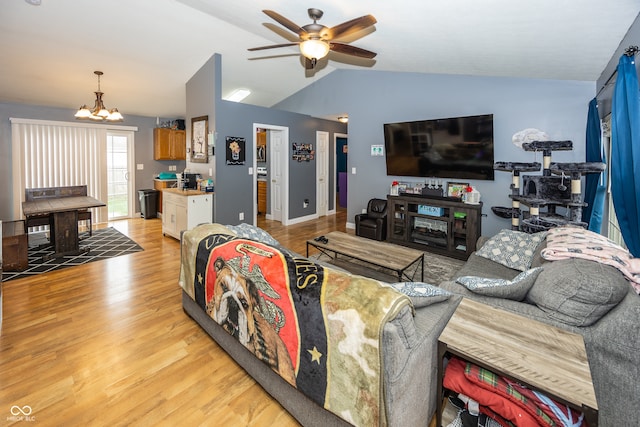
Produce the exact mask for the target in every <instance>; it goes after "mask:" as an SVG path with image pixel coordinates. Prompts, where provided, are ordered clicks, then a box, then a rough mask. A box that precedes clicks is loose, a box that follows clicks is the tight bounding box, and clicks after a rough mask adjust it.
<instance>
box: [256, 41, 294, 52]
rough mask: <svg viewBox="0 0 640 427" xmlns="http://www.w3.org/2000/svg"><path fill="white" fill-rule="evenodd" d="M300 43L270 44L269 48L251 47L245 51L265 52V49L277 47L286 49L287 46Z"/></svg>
mask: <svg viewBox="0 0 640 427" xmlns="http://www.w3.org/2000/svg"><path fill="white" fill-rule="evenodd" d="M298 44H300V43H282V44H272V45H269V46H260V47H252V48H249V49H247V50H248V51H250V52H253V51H254V50H265V49H275V48H278V47H287V46H296V45H298Z"/></svg>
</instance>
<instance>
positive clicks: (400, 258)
mask: <svg viewBox="0 0 640 427" xmlns="http://www.w3.org/2000/svg"><path fill="white" fill-rule="evenodd" d="M324 237H326V238H327V243H323V242H320V241H317V240H315V239H313V240H307V257H309V247H314V248H316V249H318V250H319V251H320V252H321V253H323V254H325V255H327V256H329V257H330V258H331V259H332V261H334V262H335V261H340V260H342V261H347V262H349V264H350V265H348V266H347V265H345V264H338V265H340V266H344V267H345V269H347V270H350V271H351V270H352V269H354V270H357V269H358V264H355V263H353V262H352V261H353V260H357V261H360V262H362V263H365V264H368V265H371V266H374V267H379V268H383V269H385V270H388V271H391V272H392V273H393V274H395V275H396V276H397V277H398V281H400V282H401V281H403V280H404V279H407V280H414V278H413V277H410V276H409V275H408V274H406V271H407V269H408V268H409V267H411V266H412V265H414V264H419V266H420V280H421V281H422V280H424V252H422V251H418V250H415V249H411V248H406V247H404V246H399V245H394V244H391V243H385V242H379V241H377V240H371V239H366V238H363V237H358V236H354V235H351V234H347V233H343V232H340V231H332V232H331V233H329V234H326V235H325V236H324ZM360 268H362V267H360ZM416 268H417V266H416ZM366 273H367V271H364V270H362V271H359V272H358V274H362V275H365V276H366V275H367V274H366ZM414 275H415V273H414Z"/></svg>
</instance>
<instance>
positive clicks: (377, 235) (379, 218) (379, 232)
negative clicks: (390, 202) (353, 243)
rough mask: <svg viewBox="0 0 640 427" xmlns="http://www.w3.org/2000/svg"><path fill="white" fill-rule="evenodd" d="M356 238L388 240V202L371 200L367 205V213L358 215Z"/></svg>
mask: <svg viewBox="0 0 640 427" xmlns="http://www.w3.org/2000/svg"><path fill="white" fill-rule="evenodd" d="M356 236H360V237H366V238H369V239H374V240H379V241H382V240H385V239H386V238H387V201H386V200H385V199H371V200H369V203H368V204H367V213H364V214H358V215H356Z"/></svg>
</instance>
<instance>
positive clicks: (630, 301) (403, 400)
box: [180, 225, 640, 427]
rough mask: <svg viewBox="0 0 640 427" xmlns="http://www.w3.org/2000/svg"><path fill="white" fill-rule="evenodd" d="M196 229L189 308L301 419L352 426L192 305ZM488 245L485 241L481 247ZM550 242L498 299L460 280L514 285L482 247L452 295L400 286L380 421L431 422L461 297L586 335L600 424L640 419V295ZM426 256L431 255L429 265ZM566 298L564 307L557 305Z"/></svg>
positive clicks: (385, 342) (389, 329) (452, 284)
mask: <svg viewBox="0 0 640 427" xmlns="http://www.w3.org/2000/svg"><path fill="white" fill-rule="evenodd" d="M203 227H206V226H203ZM209 227H210V226H209ZM214 227H218V225H214ZM194 230H195V231H193V232H187V233H185V235H184V236H183V239H182V257H181V275H180V284H181V286H182V288H183V292H182V301H183V308H184V311H185V312H186V313H187V314H188V315H189V316H190V317H192V318H193V319H194V320H195V321H196V322H197V323H198V324H199V325H200V326H202V327H203V328H204V329H205V330H206V331H207V333H208V334H209V335H210V336H211V337H212V338H213V339H214V340H215V341H216V342H217V343H218V344H219V345H220V346H221V347H223V348H224V349H225V351H227V352H228V353H229V355H231V357H233V358H234V359H235V360H236V361H237V362H238V363H239V364H240V365H241V366H242V367H243V368H244V369H245V370H246V371H247V373H249V375H251V376H252V377H253V378H254V379H255V380H256V381H257V382H258V383H260V384H261V385H262V387H263V388H264V389H265V390H266V391H267V392H268V393H269V394H271V395H272V396H273V397H274V398H275V399H276V400H278V402H280V403H281V404H282V406H283V407H284V408H285V409H286V410H287V411H289V412H290V413H291V414H292V415H293V416H294V417H295V418H296V419H297V420H298V421H299V422H300V423H301V424H303V425H305V426H339V425H351V424H352V423H350V422H348V421H347V420H345V419H344V417H341V414H336V413H332V412H330V411H328V410H326V409H325V408H323V407H322V406H320V405H318V404H317V403H316V402H314V401H313V400H311V399H310V398H309V397H308V396H306V395H305V394H304V393H303V392H302V391H300V390H299V389H297V388H295V387H293V386H292V385H290V384H289V383H287V382H286V381H284V380H283V379H282V378H281V377H280V376H278V374H276V373H275V372H274V370H272V369H270V368H269V366H267V365H266V364H265V363H263V362H262V361H260V360H258V359H257V358H256V357H255V356H254V354H252V353H251V352H250V351H248V350H247V348H245V346H243V345H242V344H241V343H240V342H238V341H237V340H236V339H235V338H233V337H232V336H231V335H230V334H229V333H228V332H227V331H225V330H224V329H223V328H222V327H221V326H220V325H219V324H217V323H216V322H215V321H214V320H213V319H212V318H211V317H210V316H209V315H208V314H207V313H206V312H205V311H204V310H203V309H202V307H201V306H200V305H198V304H197V303H196V302H195V301H194V298H193V295H190V291H189V286H188V285H187V282H189V281H193V277H189V276H193V265H194V263H195V259H194V254H195V249H194V248H193V247H192V246H193V245H194V244H197V243H194V242H197V241H199V239H200V238H201V237H202V236H203V235H205V234H206V232H207V229H206V228H202V227H196V229H194ZM248 230H249V232H248V233H247V234H245V233H244V232H245V231H247V230H246V229H245V230H243V229H235V230H233V231H230V233H236V234H238V235H243V237H246V238H257V239H258V240H261V241H262V242H263V243H268V244H270V245H273V247H278V244H277V242H275V241H273V240H272V238H271V237H270V236H268V235H267V236H266V237H265V236H264V234H263V233H257V235H256V233H254V232H253V231H252V228H251V227H250V226H249V227H248ZM254 231H255V230H254ZM216 232H219V230H218V229H216ZM196 237H197V238H196ZM484 241H486V240H483V239H481V241H480V242H479V246H478V248H480V246H481V245H482V243H484ZM544 244H545V243H544V241H542V243H541V244H540V245H537V247H536V248H535V250H534V251H530V252H532V253H527V255H526V257H524V258H529V262H528V263H529V266H530V267H542V268H541V269H540V270H539V271H536V274H535V275H533V276H534V277H533V278H531V277H529V278H528V282H530V283H528V284H527V285H526V286H527V287H528V288H527V289H525V291H524V292H523V291H522V289H519V290H518V292H516V293H514V294H513V295H508V294H504V291H502V290H500V291H497V292H493V294H494V295H499V296H490V295H491V294H492V292H491V291H489V292H486V290H477V289H476V290H475V291H470V290H469V289H467V287H465V286H463V285H461V284H460V283H457V282H456V280H455V279H456V278H461V277H469V276H473V277H486V278H494V279H504V280H507V281H510V280H511V279H513V278H514V277H516V276H518V274H519V273H521V270H517V269H514V268H510V267H507V266H505V265H502V264H500V263H498V262H495V261H493V260H491V259H489V258H486V257H483V256H479V255H477V254H476V253H474V254H472V255H471V257H470V258H469V259H468V261H467V262H466V264H465V265H464V266H463V267H462V268H461V269H460V271H458V272H457V273H456V274H455V278H454V279H453V280H450V281H446V282H444V283H441V284H438V285H439V286H440V289H444V290H446V291H449V292H445V294H446V293H450V294H449V295H440V293H439V292H435V293H433V292H432V287H429V288H430V289H428V290H427V291H426V293H425V290H424V286H422V285H415V286H414V289H415V290H417V291H419V292H413V293H412V292H411V289H408V288H410V286H408V285H405V286H400V285H396V286H397V289H398V290H400V291H403V292H405V293H406V294H407V295H409V297H410V298H411V300H412V302H413V307H405V308H403V309H402V310H400V311H399V312H398V313H397V315H396V316H395V317H393V318H390V319H388V321H387V322H386V323H385V324H384V328H383V330H382V336H381V339H380V347H381V348H380V353H381V355H382V360H383V366H384V375H383V378H382V389H383V392H384V416H383V417H381V419H380V422H379V425H389V426H403V427H404V426H427V425H428V424H429V422H430V421H431V419H432V417H433V415H434V413H435V409H436V389H437V386H436V381H437V366H438V363H437V339H438V336H439V335H440V333H441V331H442V330H443V329H444V327H445V325H446V323H447V322H448V320H449V318H450V317H451V315H452V314H453V312H454V311H455V309H456V307H457V305H458V303H459V302H460V300H461V299H462V298H463V297H466V298H472V299H474V300H477V301H480V302H483V303H486V304H489V305H492V306H495V307H499V308H502V309H505V310H509V311H512V312H515V313H518V314H521V315H524V316H527V317H530V318H532V319H536V320H539V321H542V322H545V323H549V324H552V325H555V326H557V327H560V328H564V329H567V330H569V331H571V332H575V333H579V334H581V335H582V336H583V337H584V340H585V345H586V349H587V353H588V357H589V363H590V366H591V371H592V378H593V381H594V387H595V391H596V396H597V399H598V404H599V410H600V412H599V425H600V426H636V425H640V409H639V408H640V405H639V403H640V401H639V400H640V386H639V383H638V381H640V372H639V366H640V333H639V332H640V330H639V325H640V296H638V295H637V294H636V293H635V291H633V289H632V288H631V286H630V285H629V283H628V282H627V281H626V280H625V278H624V277H623V276H622V275H621V274H620V273H619V271H618V270H616V269H615V268H613V267H609V266H606V265H600V264H598V263H595V262H593V261H585V260H568V261H553V262H546V261H545V260H544V259H542V257H541V256H540V251H541V249H542V248H544ZM280 249H281V250H283V251H286V249H284V248H280ZM523 251H524V250H523ZM525 252H526V251H525ZM523 253H524V252H523ZM294 255H295V254H294ZM428 257H429V255H428V254H427V255H426V264H427V265H428ZM325 267H326V268H329V269H332V268H333V267H331V266H325ZM407 289H408V290H407ZM559 301H564V304H558V302H559Z"/></svg>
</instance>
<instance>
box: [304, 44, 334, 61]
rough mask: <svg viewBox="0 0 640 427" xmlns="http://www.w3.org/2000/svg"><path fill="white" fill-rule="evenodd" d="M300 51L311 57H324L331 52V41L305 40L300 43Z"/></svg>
mask: <svg viewBox="0 0 640 427" xmlns="http://www.w3.org/2000/svg"><path fill="white" fill-rule="evenodd" d="M300 52H301V53H302V55H303V56H305V57H306V58H309V59H322V58H324V57H325V56H327V54H328V53H329V43H327V42H325V41H322V40H305V41H303V42H302V43H300Z"/></svg>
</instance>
